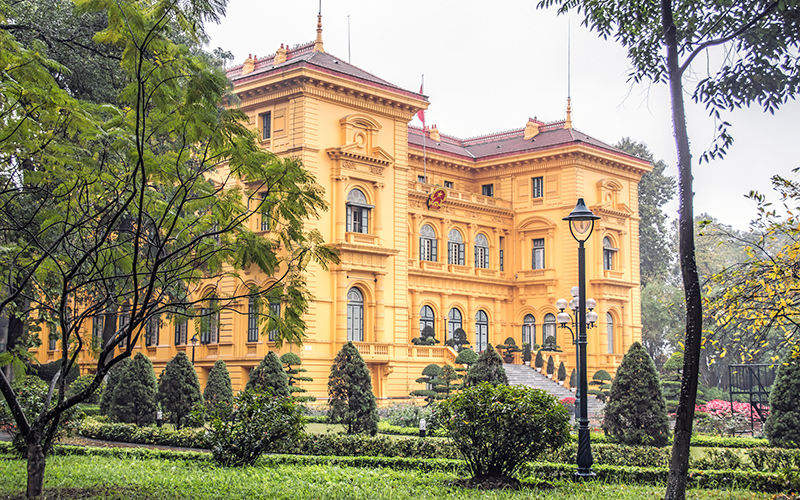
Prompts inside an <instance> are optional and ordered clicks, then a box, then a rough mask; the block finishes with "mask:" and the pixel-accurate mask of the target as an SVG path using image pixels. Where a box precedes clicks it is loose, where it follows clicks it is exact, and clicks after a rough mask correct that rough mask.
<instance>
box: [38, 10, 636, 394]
mask: <svg viewBox="0 0 800 500" xmlns="http://www.w3.org/2000/svg"><path fill="white" fill-rule="evenodd" d="M228 76H229V78H230V79H231V81H232V82H233V86H234V92H235V94H236V95H237V96H238V97H239V99H240V106H241V108H242V110H243V111H245V112H246V113H247V115H248V116H249V118H250V123H251V124H252V126H253V127H254V128H256V127H257V129H258V137H259V139H260V142H261V146H262V147H264V148H266V149H268V150H270V151H272V152H274V153H275V154H277V155H279V156H297V157H299V158H301V159H302V161H303V163H304V165H305V167H306V168H307V169H308V170H309V171H310V172H311V173H313V174H314V176H315V177H316V179H317V181H318V182H319V183H320V184H321V185H322V186H323V187H324V189H325V193H326V199H327V201H328V203H329V210H328V211H327V212H325V213H323V214H322V217H321V218H320V219H319V220H314V221H310V222H309V223H308V224H309V225H310V226H311V227H315V228H316V229H318V230H319V231H320V232H321V233H322V234H323V236H324V237H325V238H326V241H328V242H330V243H331V244H332V245H334V246H336V247H337V248H338V249H339V251H340V257H341V262H340V263H339V264H338V265H335V266H333V267H331V268H330V269H329V270H327V271H323V270H322V269H320V268H316V269H313V270H312V271H311V272H309V273H308V280H307V287H308V289H309V290H310V292H311V293H312V295H313V297H314V300H313V301H312V302H311V307H310V310H309V312H308V314H307V316H306V318H305V319H306V323H307V332H306V334H307V338H306V340H305V342H304V344H303V345H302V346H301V347H297V346H284V347H283V348H282V349H281V350H280V353H283V352H287V351H289V350H292V351H293V352H295V353H297V354H298V355H300V357H301V358H302V359H303V367H304V368H306V369H307V370H308V373H307V375H308V376H310V377H312V378H313V379H314V381H313V382H305V383H304V387H305V388H306V389H307V390H308V391H309V393H310V394H311V395H314V396H317V397H318V398H325V397H327V379H328V374H329V371H330V366H331V362H332V360H333V358H334V356H335V355H336V353H337V352H338V351H339V350H340V349H341V347H342V345H343V344H344V343H346V342H347V341H348V340H352V341H353V342H354V343H355V345H356V346H357V347H358V349H359V351H360V352H361V354H362V356H363V357H364V359H365V361H366V362H367V364H368V366H369V369H370V370H371V373H372V377H373V389H374V392H375V395H376V396H377V397H378V398H381V399H388V398H404V397H407V396H408V394H409V392H410V391H412V390H414V389H420V388H422V387H421V385H420V384H417V383H416V382H415V379H417V378H418V377H419V376H420V375H421V372H422V369H423V368H424V367H425V366H427V365H428V364H431V363H437V364H440V365H441V364H444V363H449V364H453V362H454V360H455V356H456V353H455V351H453V350H452V349H451V348H450V347H446V346H444V345H443V344H442V343H439V344H437V345H434V346H422V345H419V346H418V345H414V344H413V343H412V342H411V340H412V339H413V338H415V337H418V336H419V335H420V332H421V330H422V329H423V328H425V327H426V326H431V327H432V328H433V329H434V331H435V336H436V338H437V339H438V340H439V341H443V340H444V339H446V338H449V337H450V336H452V332H453V331H454V330H455V329H456V328H463V330H464V331H465V332H466V334H467V337H468V340H469V342H470V344H471V345H472V347H473V349H475V350H476V351H481V350H483V349H484V348H485V347H486V345H488V344H493V345H497V344H501V343H503V342H504V341H505V339H506V338H507V337H513V338H514V339H515V340H516V342H517V344H521V343H522V342H523V341H527V342H531V343H538V344H541V343H542V341H543V339H544V338H545V337H547V336H555V337H556V343H557V344H558V345H560V346H561V347H562V349H563V352H562V353H558V354H557V355H556V358H557V359H558V360H559V361H564V363H565V365H566V367H567V372H568V373H569V372H570V371H571V370H572V368H574V367H575V349H574V345H573V344H572V338H571V336H570V333H569V332H568V331H567V330H566V329H562V328H557V325H556V315H557V314H558V312H559V311H558V309H557V308H556V306H555V304H556V301H557V300H558V299H559V298H566V299H569V298H570V289H571V288H572V287H573V286H574V285H575V284H576V283H577V280H578V252H577V243H576V241H575V240H574V239H573V238H572V236H571V234H570V231H569V227H568V225H567V223H566V222H564V221H562V219H563V217H565V216H566V215H568V214H569V213H570V211H571V210H572V209H573V208H574V207H575V203H576V201H577V199H578V198H584V199H585V201H586V204H587V206H588V207H589V208H590V209H591V210H592V211H593V212H594V213H595V214H596V215H599V216H601V219H600V220H598V221H597V222H596V224H595V230H594V233H593V235H592V236H591V238H590V239H589V241H588V242H587V260H586V262H587V271H586V272H587V297H592V298H594V299H596V300H597V309H596V310H595V311H596V312H597V313H598V314H599V322H598V325H597V327H596V328H594V329H592V330H589V345H588V364H587V367H588V373H589V377H591V376H592V374H593V373H594V372H595V371H597V370H599V369H606V370H608V371H610V372H611V373H614V372H615V370H616V367H617V366H618V365H619V363H620V361H621V359H622V356H623V355H624V353H625V352H626V351H627V349H628V347H629V346H630V345H631V344H632V343H633V342H635V341H639V340H641V321H640V297H639V217H638V187H637V186H638V182H639V179H640V178H641V176H642V175H643V174H644V173H646V172H648V171H649V170H650V168H651V167H650V165H649V164H648V163H647V162H645V161H643V160H640V159H637V158H635V157H632V156H630V155H628V154H626V153H623V152H621V151H619V150H618V149H616V148H614V147H612V146H609V145H607V144H604V143H603V142H600V141H598V140H597V139H594V138H592V137H591V136H589V135H586V134H584V133H583V132H580V131H578V130H576V129H575V128H573V126H572V121H571V118H570V111H569V109H568V110H567V118H566V120H563V121H557V122H552V123H544V122H541V121H538V120H536V119H530V120H529V121H528V122H527V123H526V124H525V126H524V127H522V128H519V129H517V130H511V131H507V132H502V133H496V134H489V135H485V136H481V137H476V138H471V139H458V138H455V137H451V136H448V135H446V134H444V133H441V132H439V131H438V130H437V129H436V127H433V128H429V129H426V130H425V131H423V129H421V128H415V127H412V126H410V125H409V122H410V121H411V120H412V118H413V117H414V116H415V115H416V114H417V113H418V111H420V110H424V109H425V108H427V106H428V100H427V97H426V96H424V95H421V94H420V93H417V92H414V91H409V90H404V89H401V88H399V87H397V86H396V85H393V84H391V83H390V82H387V81H384V80H382V79H380V78H378V77H376V76H374V75H372V74H369V73H367V72H365V71H363V70H361V69H359V68H357V67H355V66H352V65H351V64H349V63H347V62H345V61H343V60H341V59H339V58H337V57H335V56H333V55H331V54H328V53H327V52H325V51H324V48H323V43H322V29H321V23H320V24H318V27H317V39H316V41H315V42H312V43H309V44H305V45H300V46H296V47H293V48H285V47H283V46H281V48H279V49H278V50H277V51H276V53H275V54H274V55H271V56H267V57H263V58H256V57H248V59H247V60H246V61H245V62H244V64H243V65H241V66H237V67H234V68H232V69H230V70H229V71H228ZM507 104H509V105H510V104H512V103H511V102H509V103H507ZM251 223H252V224H253V228H254V229H260V225H261V221H260V220H252V221H251ZM250 279H253V280H257V281H262V282H263V281H264V280H265V279H268V277H258V276H251V277H250ZM246 308H247V304H246V303H243V304H241V306H240V309H241V310H239V311H231V310H227V311H226V310H223V311H221V312H220V318H219V327H218V330H217V329H215V330H216V331H214V332H213V335H212V337H211V338H210V340H211V342H210V343H208V344H200V343H198V344H197V345H196V347H193V346H192V345H191V343H190V342H189V340H188V339H187V334H186V331H187V330H186V328H185V326H184V329H183V330H182V331H181V330H180V328H179V329H178V331H175V326H174V325H171V324H169V323H167V324H163V325H161V327H160V334H159V335H156V337H157V339H155V341H153V336H152V335H148V336H143V337H142V340H141V342H142V343H145V344H146V343H149V344H152V345H142V346H137V349H141V350H142V352H144V353H145V354H147V355H148V356H150V358H151V359H152V361H153V363H154V365H155V368H156V372H157V373H159V372H160V371H161V370H162V369H163V367H164V365H165V364H166V362H167V361H168V360H169V359H171V358H172V357H174V356H175V354H177V352H178V351H184V352H186V353H187V354H188V355H189V356H190V357H191V356H192V354H193V353H192V351H193V350H194V351H195V352H194V357H195V360H196V362H195V366H196V367H197V369H198V373H199V375H200V381H201V386H203V387H204V386H205V381H206V379H207V377H208V372H209V370H210V369H211V367H212V366H213V364H214V362H215V361H216V360H217V359H222V360H224V361H225V362H226V364H227V366H228V369H229V371H230V373H231V378H232V382H233V386H234V389H241V388H243V387H244V384H245V383H246V381H247V378H248V374H249V371H250V370H251V369H252V368H253V367H254V366H255V365H257V364H258V362H259V361H260V360H261V359H262V358H263V357H264V356H265V354H266V353H267V352H268V351H269V350H271V349H272V350H275V346H274V343H272V342H270V338H269V335H258V334H255V335H254V334H253V331H252V328H251V329H249V328H248V321H247V314H246V310H247V309H246ZM184 325H185V323H184ZM191 328H192V327H191V326H189V327H188V331H189V335H191V332H192V329H191ZM174 331H175V335H173V332H174ZM89 334H91V332H87V335H89ZM53 349H55V347H53ZM56 354H57V353H56V351H54V350H47V346H46V345H45V346H42V352H41V355H40V360H41V361H47V360H52V359H54V355H56ZM516 362H518V363H519V362H521V361H520V359H519V355H517V359H516Z"/></svg>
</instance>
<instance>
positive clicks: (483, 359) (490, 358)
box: [466, 344, 508, 386]
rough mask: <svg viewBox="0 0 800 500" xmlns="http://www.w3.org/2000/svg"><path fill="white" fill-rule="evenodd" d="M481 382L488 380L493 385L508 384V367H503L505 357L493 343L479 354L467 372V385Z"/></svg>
mask: <svg viewBox="0 0 800 500" xmlns="http://www.w3.org/2000/svg"><path fill="white" fill-rule="evenodd" d="M481 382H488V383H490V384H492V385H497V384H508V376H507V375H506V369H505V368H503V358H501V357H500V355H499V354H497V351H495V350H494V347H492V345H491V344H489V345H487V346H486V349H485V350H484V351H483V352H482V353H481V354H480V355H479V356H478V361H476V362H475V364H474V365H472V366H471V367H470V369H469V372H467V380H466V385H467V386H474V385H478V384H480V383H481Z"/></svg>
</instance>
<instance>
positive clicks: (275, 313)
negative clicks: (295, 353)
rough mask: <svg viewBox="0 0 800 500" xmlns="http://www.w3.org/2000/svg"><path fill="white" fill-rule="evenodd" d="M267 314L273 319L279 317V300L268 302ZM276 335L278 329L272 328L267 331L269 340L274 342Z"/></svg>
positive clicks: (276, 319)
mask: <svg viewBox="0 0 800 500" xmlns="http://www.w3.org/2000/svg"><path fill="white" fill-rule="evenodd" d="M269 315H270V317H271V318H274V321H278V320H279V319H280V317H281V303H280V302H270V303H269ZM277 336H278V329H277V328H272V329H270V331H269V338H268V340H269V341H270V342H275V338H276V337H277Z"/></svg>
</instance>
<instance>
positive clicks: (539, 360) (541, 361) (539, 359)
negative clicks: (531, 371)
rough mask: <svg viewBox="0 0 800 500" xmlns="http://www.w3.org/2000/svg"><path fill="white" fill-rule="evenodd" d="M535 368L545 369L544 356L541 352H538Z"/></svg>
mask: <svg viewBox="0 0 800 500" xmlns="http://www.w3.org/2000/svg"><path fill="white" fill-rule="evenodd" d="M533 366H534V367H535V368H544V356H542V351H541V350H539V351H536V360H535V361H534V362H533ZM540 371H541V370H540Z"/></svg>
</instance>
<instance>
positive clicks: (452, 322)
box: [447, 307, 463, 340]
mask: <svg viewBox="0 0 800 500" xmlns="http://www.w3.org/2000/svg"><path fill="white" fill-rule="evenodd" d="M461 318H462V316H461V311H459V310H458V309H456V308H455V307H454V308H452V309H450V312H449V313H447V340H450V339H452V338H453V332H455V331H456V330H458V329H459V328H463V326H462V322H461Z"/></svg>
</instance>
